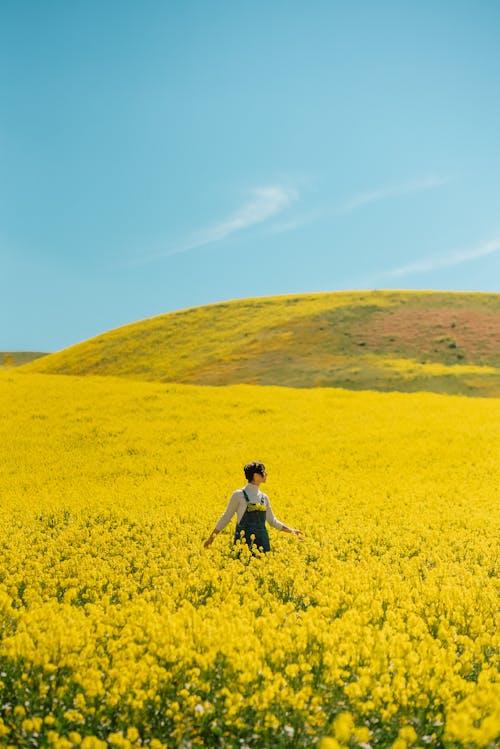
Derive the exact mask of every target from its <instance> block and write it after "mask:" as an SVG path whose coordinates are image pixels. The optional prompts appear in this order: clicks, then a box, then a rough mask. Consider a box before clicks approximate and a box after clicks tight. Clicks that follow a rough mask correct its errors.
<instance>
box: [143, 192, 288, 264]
mask: <svg viewBox="0 0 500 749" xmlns="http://www.w3.org/2000/svg"><path fill="white" fill-rule="evenodd" d="M297 199H298V192H297V191H296V190H294V189H291V188H289V187H284V186H283V185H267V186H264V187H255V188H254V189H252V191H251V194H250V199H249V200H248V201H247V202H246V203H244V204H243V205H241V206H240V207H239V208H238V209H237V210H236V211H235V212H234V213H233V214H231V215H229V216H228V217H227V218H225V219H223V220H222V221H218V222H216V223H214V224H211V225H209V226H206V227H205V228H203V229H200V230H198V231H195V232H193V233H192V234H190V235H188V236H187V237H185V238H184V239H183V240H182V241H180V242H178V243H177V244H175V245H174V246H172V247H170V248H166V249H165V250H163V251H160V252H158V253H156V254H155V255H153V256H149V257H146V258H144V257H143V258H141V259H140V260H139V261H138V262H140V263H141V264H143V263H148V262H152V261H154V260H157V259H159V258H161V257H168V256H170V255H179V254H181V253H183V252H188V251H189V250H194V249H196V248H198V247H205V246H206V245H210V244H214V243H215V242H220V241H222V240H224V239H226V238H227V237H229V236H231V235H232V234H235V233H236V232H241V231H244V230H245V229H250V228H251V227H253V226H256V225H258V224H262V223H264V222H265V221H267V220H268V219H270V218H272V217H273V216H276V215H277V214H279V213H281V212H282V211H284V210H285V208H287V207H288V206H289V205H290V204H291V203H292V202H294V201H295V200H297Z"/></svg>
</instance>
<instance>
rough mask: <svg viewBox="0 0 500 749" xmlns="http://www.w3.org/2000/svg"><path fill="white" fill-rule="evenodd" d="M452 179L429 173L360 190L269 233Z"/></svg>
mask: <svg viewBox="0 0 500 749" xmlns="http://www.w3.org/2000/svg"><path fill="white" fill-rule="evenodd" d="M451 181H452V178H451V177H449V176H448V177H446V176H439V175H429V176H428V177H425V178H420V179H414V180H409V181H408V182H402V183H399V184H397V185H390V186H386V187H379V188H377V189H375V190H369V191H366V192H360V193H357V194H356V195H353V196H352V197H351V198H349V199H348V200H346V201H345V202H343V203H339V204H337V205H331V204H330V205H323V206H322V207H318V208H314V209H312V210H310V211H308V212H305V213H302V214H301V215H298V216H294V217H293V218H291V219H290V220H288V221H278V222H276V223H274V224H273V225H272V226H271V227H270V228H269V233H270V234H283V233H285V232H290V231H295V230H296V229H300V228H301V227H302V226H305V225H307V224H312V223H315V222H316V221H321V220H322V219H325V218H329V217H330V218H331V217H333V216H341V215H343V214H346V213H351V212H352V211H355V210H357V209H358V208H362V207H363V206H365V205H368V204H370V203H378V202H380V201H382V200H389V199H391V198H398V197H402V196H404V195H410V194H412V193H419V192H425V191H426V190H434V189H436V188H438V187H442V186H443V185H447V184H448V183H449V182H451Z"/></svg>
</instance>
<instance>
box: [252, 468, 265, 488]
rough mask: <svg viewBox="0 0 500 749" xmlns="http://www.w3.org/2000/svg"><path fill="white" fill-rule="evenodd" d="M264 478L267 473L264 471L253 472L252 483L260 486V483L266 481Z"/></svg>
mask: <svg viewBox="0 0 500 749" xmlns="http://www.w3.org/2000/svg"><path fill="white" fill-rule="evenodd" d="M266 479H267V473H266V472H265V471H262V473H254V475H253V481H252V483H253V484H255V485H256V486H260V484H265V483H266Z"/></svg>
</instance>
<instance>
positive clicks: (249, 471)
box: [243, 460, 266, 481]
mask: <svg viewBox="0 0 500 749" xmlns="http://www.w3.org/2000/svg"><path fill="white" fill-rule="evenodd" d="M243 470H244V471H245V478H246V480H247V481H252V480H253V475H254V473H260V475H261V476H263V475H264V471H265V470H266V467H265V465H264V463H259V461H257V460H254V461H253V462H252V463H247V464H246V466H245V467H244V468H243Z"/></svg>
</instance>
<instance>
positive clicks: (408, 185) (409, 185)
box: [337, 175, 451, 213]
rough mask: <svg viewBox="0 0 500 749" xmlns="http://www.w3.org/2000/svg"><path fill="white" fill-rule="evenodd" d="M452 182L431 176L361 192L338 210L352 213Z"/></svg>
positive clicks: (449, 178)
mask: <svg viewBox="0 0 500 749" xmlns="http://www.w3.org/2000/svg"><path fill="white" fill-rule="evenodd" d="M450 181H451V177H443V176H438V175H430V176H429V177H426V178H424V179H417V180H412V181H409V182H403V183H401V184H399V185H391V186H388V187H381V188H378V189H376V190H369V191H367V192H360V193H358V194H357V195H354V196H353V197H352V198H350V199H349V200H348V201H346V202H345V203H342V204H341V205H340V206H338V209H337V210H338V212H339V213H349V212H350V211H354V210H356V209H357V208H361V207H362V206H364V205H368V204H369V203H378V202H379V201H381V200H387V199H388V198H397V197H400V196H402V195H409V194H411V193H415V192H425V191H426V190H433V189H435V188H436V187H442V186H443V185H446V184H448V183H449V182H450Z"/></svg>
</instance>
